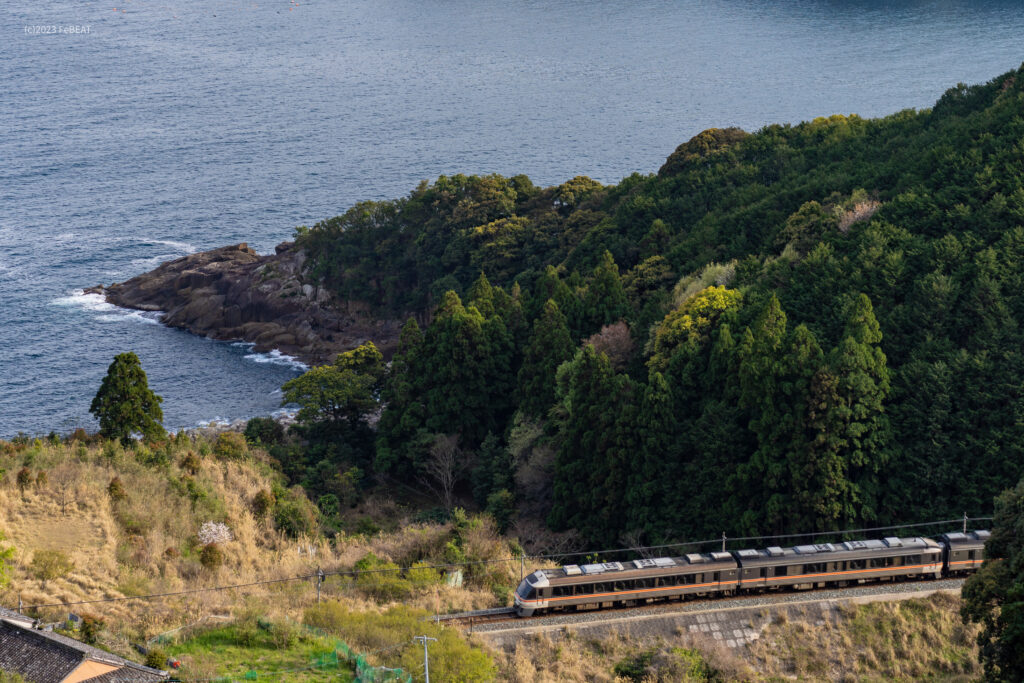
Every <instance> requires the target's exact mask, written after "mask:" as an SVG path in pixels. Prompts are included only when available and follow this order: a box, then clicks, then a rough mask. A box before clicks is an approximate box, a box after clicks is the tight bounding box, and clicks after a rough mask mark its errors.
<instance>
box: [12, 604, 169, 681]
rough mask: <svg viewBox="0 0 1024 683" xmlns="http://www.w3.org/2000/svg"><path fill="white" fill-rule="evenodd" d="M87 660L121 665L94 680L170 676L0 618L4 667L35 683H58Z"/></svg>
mask: <svg viewBox="0 0 1024 683" xmlns="http://www.w3.org/2000/svg"><path fill="white" fill-rule="evenodd" d="M87 659H88V660H92V661H96V662H100V663H103V664H107V665H109V666H116V667H119V668H118V669H116V670H115V671H111V672H109V673H107V674H104V675H102V676H98V677H95V678H91V679H89V680H90V681H97V682H99V681H102V682H103V683H136V682H138V683H150V682H151V681H162V680H165V679H166V678H167V674H166V673H164V672H163V671H158V670H156V669H150V668H149V667H145V666H142V665H140V664H136V663H134V662H130V661H128V660H127V659H122V658H121V657H118V656H117V655H114V654H111V653H109V652H104V651H103V650H100V649H98V648H95V647H92V646H91V645H86V644H85V643H83V642H80V641H78V640H75V639H74V638H68V637H67V636H62V635H60V634H57V633H51V632H48V631H37V630H35V629H32V628H30V627H27V626H24V625H23V624H19V623H15V622H13V621H12V620H9V619H0V670H3V671H10V672H16V673H19V674H21V675H22V676H23V677H24V678H25V679H26V680H28V681H33V682H34V683H56V682H57V681H61V680H63V679H64V677H65V676H67V675H68V674H69V673H71V672H72V671H74V670H75V668H76V667H78V666H79V665H80V664H81V663H82V662H83V661H85V660H87Z"/></svg>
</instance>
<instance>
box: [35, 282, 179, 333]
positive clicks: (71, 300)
mask: <svg viewBox="0 0 1024 683" xmlns="http://www.w3.org/2000/svg"><path fill="white" fill-rule="evenodd" d="M50 304H51V305H53V306H61V307H64V308H80V309H82V310H83V311H88V312H90V313H101V314H102V315H98V316H96V320H97V321H99V322H104V323H114V322H136V323H144V324H146V325H159V324H160V316H161V315H163V311H136V310H134V309H131V308H121V307H120V306H115V305H114V304H112V303H108V302H107V300H106V299H105V298H104V297H103V295H102V294H93V293H89V294H86V293H85V291H84V290H81V289H76V290H73V291H72V292H71V294H70V296H62V297H58V298H56V299H54V300H53V301H51V302H50Z"/></svg>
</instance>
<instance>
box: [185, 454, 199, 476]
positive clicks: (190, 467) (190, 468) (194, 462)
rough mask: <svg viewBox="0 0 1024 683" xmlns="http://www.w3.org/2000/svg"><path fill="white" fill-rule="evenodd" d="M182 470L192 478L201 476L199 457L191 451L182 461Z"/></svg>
mask: <svg viewBox="0 0 1024 683" xmlns="http://www.w3.org/2000/svg"><path fill="white" fill-rule="evenodd" d="M181 469H183V470H185V471H186V472H188V473H189V474H191V475H192V476H195V475H197V474H199V457H198V456H197V455H196V454H195V453H193V452H192V451H189V452H188V454H187V455H186V456H185V457H184V458H182V459H181Z"/></svg>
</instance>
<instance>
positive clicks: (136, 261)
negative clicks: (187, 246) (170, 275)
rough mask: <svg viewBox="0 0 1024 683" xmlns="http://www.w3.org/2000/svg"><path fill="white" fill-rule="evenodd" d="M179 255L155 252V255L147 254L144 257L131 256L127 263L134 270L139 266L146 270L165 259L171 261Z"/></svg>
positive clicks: (151, 268)
mask: <svg viewBox="0 0 1024 683" xmlns="http://www.w3.org/2000/svg"><path fill="white" fill-rule="evenodd" d="M179 256H180V254H178V253H174V254H157V255H156V256H148V257H146V258H133V259H132V260H131V261H130V262H129V263H130V264H131V266H132V268H133V269H135V270H138V269H140V268H145V269H146V270H153V269H154V268H156V267H157V266H159V265H160V264H161V263H163V262H165V261H173V260H174V259H176V258H178V257H179Z"/></svg>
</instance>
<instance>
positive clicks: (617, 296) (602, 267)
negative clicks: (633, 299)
mask: <svg viewBox="0 0 1024 683" xmlns="http://www.w3.org/2000/svg"><path fill="white" fill-rule="evenodd" d="M583 306H584V310H586V320H587V324H588V326H589V331H590V332H596V331H597V330H599V329H601V327H602V326H603V325H608V324H610V323H613V322H616V321H618V320H621V319H622V318H624V317H625V316H626V315H627V314H628V313H629V301H628V299H627V298H626V290H625V288H623V286H622V278H621V277H619V267H618V266H617V265H616V264H615V259H614V258H613V257H612V254H611V252H609V251H606V252H604V255H603V256H602V257H601V262H600V263H599V264H597V267H596V268H594V275H593V277H592V278H591V280H590V283H589V284H588V285H587V294H586V297H585V299H584V303H583Z"/></svg>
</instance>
